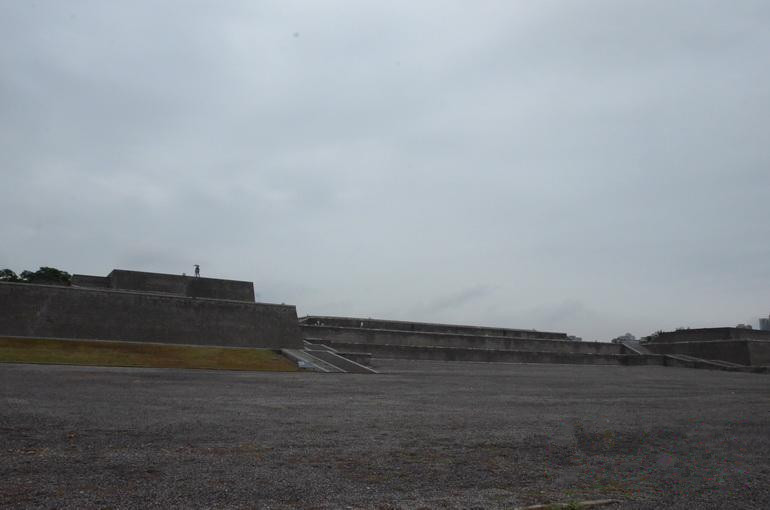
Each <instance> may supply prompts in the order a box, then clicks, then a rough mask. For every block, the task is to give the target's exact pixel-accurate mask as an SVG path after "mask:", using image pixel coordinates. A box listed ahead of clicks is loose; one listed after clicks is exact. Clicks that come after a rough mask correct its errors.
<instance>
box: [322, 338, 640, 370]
mask: <svg viewBox="0 0 770 510" xmlns="http://www.w3.org/2000/svg"><path fill="white" fill-rule="evenodd" d="M320 343H323V344H325V345H329V346H331V347H334V348H335V349H337V350H338V351H346V350H356V349H358V350H361V349H362V346H361V344H355V343H342V342H329V341H322V342H320ZM365 349H366V351H367V352H369V353H371V354H372V357H373V358H386V359H414V360H436V361H478V362H487V363H494V362H497V363H558V364H574V363H577V364H586V365H626V364H629V359H630V358H642V357H641V356H631V355H624V354H581V353H566V352H535V351H499V350H491V349H457V348H451V347H415V346H406V345H367V346H366V347H365ZM640 364H642V363H640ZM643 364H646V363H643Z"/></svg>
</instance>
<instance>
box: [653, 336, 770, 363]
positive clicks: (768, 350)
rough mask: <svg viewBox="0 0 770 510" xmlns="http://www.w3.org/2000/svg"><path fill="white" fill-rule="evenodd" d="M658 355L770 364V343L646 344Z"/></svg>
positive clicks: (747, 341)
mask: <svg viewBox="0 0 770 510" xmlns="http://www.w3.org/2000/svg"><path fill="white" fill-rule="evenodd" d="M645 347H647V348H648V349H649V350H651V351H652V352H655V353H658V354H686V355H688V356H694V357H696V358H702V359H706V360H722V361H729V362H730V363H738V364H739V365H765V364H770V342H761V341H751V340H717V341H705V342H665V343H664V342H661V343H657V342H655V343H653V342H650V343H647V344H645Z"/></svg>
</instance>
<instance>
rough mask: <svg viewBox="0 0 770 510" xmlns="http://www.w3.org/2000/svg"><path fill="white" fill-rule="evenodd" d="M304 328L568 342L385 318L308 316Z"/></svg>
mask: <svg viewBox="0 0 770 510" xmlns="http://www.w3.org/2000/svg"><path fill="white" fill-rule="evenodd" d="M299 321H300V324H301V325H303V326H304V325H306V326H331V327H340V328H357V329H379V330H389V331H409V332H421V333H449V334H454V335H469V336H496V337H504V338H535V339H547V340H566V339H567V334H566V333H555V332H552V331H536V330H533V329H511V328H490V327H485V326H462V325H459V324H434V323H430V322H408V321H392V320H383V319H363V318H356V317H326V316H315V315H309V316H307V317H302V318H301V319H300V320H299Z"/></svg>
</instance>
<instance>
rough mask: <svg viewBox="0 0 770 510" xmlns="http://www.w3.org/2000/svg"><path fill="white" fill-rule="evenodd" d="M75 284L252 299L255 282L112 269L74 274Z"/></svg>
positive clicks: (251, 300) (236, 299)
mask: <svg viewBox="0 0 770 510" xmlns="http://www.w3.org/2000/svg"><path fill="white" fill-rule="evenodd" d="M72 285H73V286H75V287H85V288H97V289H113V290H132V291H136V292H152V293H159V294H173V295H177V296H187V297H197V298H209V299H231V300H234V301H249V302H254V284H253V283H252V282H244V281H239V280H222V279H219V278H200V277H193V276H185V275H175V274H164V273H148V272H145V271H127V270H125V269H113V270H112V271H111V272H110V274H108V275H107V276H92V275H84V274H76V275H73V277H72Z"/></svg>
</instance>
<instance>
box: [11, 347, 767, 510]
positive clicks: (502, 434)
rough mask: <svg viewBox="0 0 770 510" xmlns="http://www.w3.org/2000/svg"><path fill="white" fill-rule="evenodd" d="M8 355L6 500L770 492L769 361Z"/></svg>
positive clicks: (735, 501) (748, 499) (270, 501)
mask: <svg viewBox="0 0 770 510" xmlns="http://www.w3.org/2000/svg"><path fill="white" fill-rule="evenodd" d="M375 368H377V369H378V370H381V371H383V372H384V373H383V374H381V375H353V374H315V373H248V372H214V371H203V370H176V369H130V368H96V367H72V366H50V365H49V366H47V365H21V364H0V439H1V440H2V441H1V442H0V507H2V508H330V509H331V508H514V507H517V506H520V505H525V504H534V503H554V502H571V501H578V500H585V499H600V498H613V499H618V500H620V501H621V503H619V504H617V505H614V507H612V508H624V509H625V508H628V509H636V508H650V509H652V508H656V509H657V508H687V509H693V508H696V509H698V510H703V509H707V508H731V509H735V508H767V507H770V376H768V375H762V374H740V373H727V372H718V371H708V370H690V369H680V368H665V367H617V366H582V365H515V364H476V363H458V362H455V363H443V362H410V361H386V360H375Z"/></svg>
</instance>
